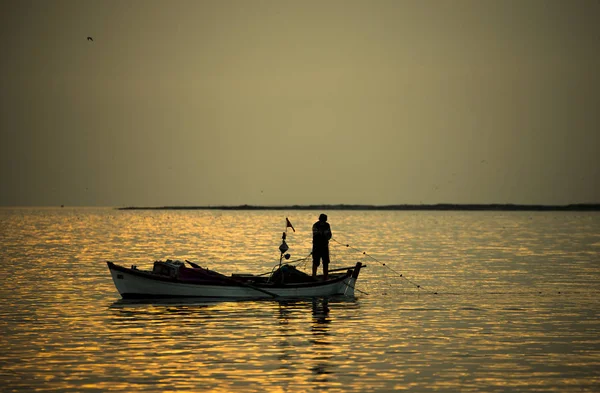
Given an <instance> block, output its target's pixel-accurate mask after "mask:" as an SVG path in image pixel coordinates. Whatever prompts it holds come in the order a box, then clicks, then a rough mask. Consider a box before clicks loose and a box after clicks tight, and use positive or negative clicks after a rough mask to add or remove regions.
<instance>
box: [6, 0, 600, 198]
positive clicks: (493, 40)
mask: <svg viewBox="0 0 600 393" xmlns="http://www.w3.org/2000/svg"><path fill="white" fill-rule="evenodd" d="M598 20H600V1H597V0H589V1H586V0H578V1H563V0H556V1H551V0H548V1H538V0H527V1H512V0H494V1H492V0H425V1H417V0H415V1H404V0H393V1H384V0H375V1H366V0H364V1H351V0H350V1H337V0H330V1H327V0H325V1H286V0H280V1H258V0H230V1H227V0H225V1H222V0H220V1H216V0H215V1H208V0H207V1H202V0H197V1H166V0H160V1H149V0H125V1H42V0H37V1H17V0H2V1H0V164H1V166H0V205H60V204H65V205H86V206H87V205H101V206H124V205H127V206H128V205H137V206H141V205H143V206H147V205H160V206H162V205H209V204H212V205H221V204H223V205H231V204H233V205H237V204H245V203H247V204H261V205H263V204H264V205H282V204H315V203H331V204H336V203H347V204H352V203H364V204H403V203H528V204H529V203H532V204H538V203H539V204H566V203H582V202H600V184H599V179H600V158H599V157H600V136H599V135H600V110H599V108H600V76H599V75H600V74H599V72H598V70H599V69H600V23H598ZM88 36H91V37H93V41H89V40H87V37H88Z"/></svg>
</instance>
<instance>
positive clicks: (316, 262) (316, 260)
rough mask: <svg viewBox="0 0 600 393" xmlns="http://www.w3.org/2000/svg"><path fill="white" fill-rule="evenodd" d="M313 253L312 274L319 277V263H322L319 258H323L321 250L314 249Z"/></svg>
mask: <svg viewBox="0 0 600 393" xmlns="http://www.w3.org/2000/svg"><path fill="white" fill-rule="evenodd" d="M312 255H313V266H312V267H313V269H312V276H313V277H317V269H318V268H319V264H320V263H319V260H320V259H321V256H320V255H319V252H318V251H317V250H313V252H312Z"/></svg>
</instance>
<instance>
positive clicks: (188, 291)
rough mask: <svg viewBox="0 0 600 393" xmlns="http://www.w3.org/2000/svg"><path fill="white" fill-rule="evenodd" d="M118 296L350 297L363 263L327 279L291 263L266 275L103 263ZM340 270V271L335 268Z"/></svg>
mask: <svg viewBox="0 0 600 393" xmlns="http://www.w3.org/2000/svg"><path fill="white" fill-rule="evenodd" d="M107 264H108V268H109V270H110V273H111V275H112V278H113V281H114V283H115V286H116V288H117V290H118V291H119V293H120V294H121V297H123V298H124V299H131V298H170V297H205V298H238V299H251V298H257V299H258V298H280V297H281V298H283V297H288V298H299V297H322V296H334V295H346V296H354V286H355V284H356V280H357V278H358V275H359V273H360V270H361V268H362V267H363V265H362V264H361V263H360V262H358V263H357V264H356V265H355V266H352V267H347V268H342V269H334V270H332V271H331V272H330V274H329V275H328V277H327V279H326V280H324V279H323V276H316V277H312V276H309V275H308V274H306V273H304V272H302V271H300V270H298V269H296V268H295V267H294V266H292V265H287V264H283V265H281V267H279V268H277V269H276V270H275V271H274V272H273V273H272V274H270V275H269V276H267V277H265V276H260V275H256V276H255V275H252V274H232V275H231V276H226V275H223V274H220V273H217V272H215V271H212V270H208V269H204V268H202V267H199V266H198V265H195V264H194V265H193V266H192V267H187V266H186V265H185V264H184V263H183V262H180V261H170V260H167V261H164V262H163V261H156V262H154V267H153V269H152V270H141V269H138V268H137V267H135V266H132V267H131V268H127V267H124V266H120V265H117V264H115V263H113V262H107ZM340 270H344V272H343V273H336V271H340Z"/></svg>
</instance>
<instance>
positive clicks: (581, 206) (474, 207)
mask: <svg viewBox="0 0 600 393" xmlns="http://www.w3.org/2000/svg"><path fill="white" fill-rule="evenodd" d="M117 210H322V211H331V210H435V211H439V210H456V211H600V204H597V203H578V204H570V205H517V204H510V203H507V204H499V203H493V204H450V203H439V204H433V205H345V204H338V205H285V206H259V205H237V206H227V205H221V206H218V205H216V206H156V207H151V206H148V207H142V206H129V207H118V208H117Z"/></svg>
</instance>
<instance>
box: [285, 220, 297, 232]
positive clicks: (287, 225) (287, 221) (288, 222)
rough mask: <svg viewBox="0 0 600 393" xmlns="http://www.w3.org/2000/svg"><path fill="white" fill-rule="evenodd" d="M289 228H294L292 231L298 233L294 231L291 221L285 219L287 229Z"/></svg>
mask: <svg viewBox="0 0 600 393" xmlns="http://www.w3.org/2000/svg"><path fill="white" fill-rule="evenodd" d="M288 228H292V231H294V232H296V230H295V229H294V226H293V225H292V223H291V222H290V220H288V218H287V217H286V218H285V229H288Z"/></svg>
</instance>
